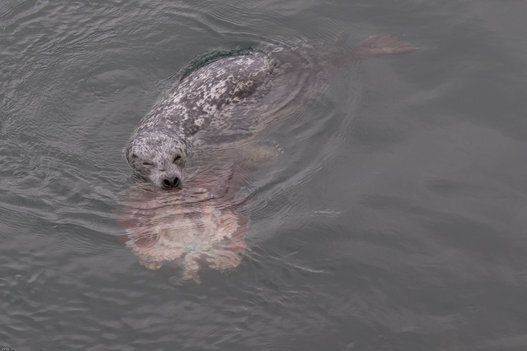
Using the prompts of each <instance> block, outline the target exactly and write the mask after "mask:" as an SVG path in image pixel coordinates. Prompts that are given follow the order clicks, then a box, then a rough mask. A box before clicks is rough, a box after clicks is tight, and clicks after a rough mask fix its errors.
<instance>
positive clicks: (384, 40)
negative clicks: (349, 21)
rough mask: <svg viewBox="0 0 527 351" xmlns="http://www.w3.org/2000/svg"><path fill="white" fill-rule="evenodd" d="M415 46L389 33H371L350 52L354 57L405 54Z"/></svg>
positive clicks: (412, 50) (413, 49)
mask: <svg viewBox="0 0 527 351" xmlns="http://www.w3.org/2000/svg"><path fill="white" fill-rule="evenodd" d="M416 50H417V48H416V47H415V46H414V45H412V44H410V43H408V42H405V41H402V40H400V39H398V38H396V37H394V36H391V35H372V36H369V37H368V38H366V39H365V40H364V41H362V42H361V43H360V44H359V45H358V46H357V47H355V48H354V49H353V50H352V51H351V54H352V56H354V57H360V58H362V57H371V56H381V55H394V54H405V53H409V52H414V51H416Z"/></svg>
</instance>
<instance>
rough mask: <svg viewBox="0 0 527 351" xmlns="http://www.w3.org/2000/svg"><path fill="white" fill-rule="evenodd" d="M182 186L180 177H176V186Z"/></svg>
mask: <svg viewBox="0 0 527 351" xmlns="http://www.w3.org/2000/svg"><path fill="white" fill-rule="evenodd" d="M180 185H181V181H180V180H179V178H178V177H175V178H174V186H177V187H179V186H180Z"/></svg>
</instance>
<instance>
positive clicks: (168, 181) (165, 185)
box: [163, 179, 173, 188]
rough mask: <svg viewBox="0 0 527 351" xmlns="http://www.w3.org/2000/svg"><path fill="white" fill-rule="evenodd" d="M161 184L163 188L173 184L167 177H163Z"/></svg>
mask: <svg viewBox="0 0 527 351" xmlns="http://www.w3.org/2000/svg"><path fill="white" fill-rule="evenodd" d="M163 186H164V187H165V188H170V187H172V186H173V184H172V183H171V182H170V180H168V179H163Z"/></svg>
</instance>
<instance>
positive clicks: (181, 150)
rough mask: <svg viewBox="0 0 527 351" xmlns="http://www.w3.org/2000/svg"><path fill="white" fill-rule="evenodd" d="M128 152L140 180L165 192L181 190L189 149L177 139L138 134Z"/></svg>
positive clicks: (153, 134) (151, 134)
mask: <svg viewBox="0 0 527 351" xmlns="http://www.w3.org/2000/svg"><path fill="white" fill-rule="evenodd" d="M125 152H126V159H127V161H128V164H129V165H130V167H132V169H133V170H134V171H135V173H136V175H138V176H139V177H141V178H143V179H145V180H147V181H149V182H151V183H153V184H154V185H156V186H158V187H160V188H164V189H172V188H178V187H181V183H182V178H183V177H182V169H183V167H184V166H185V162H186V160H187V147H186V143H185V142H184V141H182V140H180V139H178V138H177V136H169V135H167V134H164V133H159V132H156V133H153V132H139V133H138V134H136V135H135V136H134V137H133V138H132V139H131V140H130V143H129V145H128V147H127V148H126V151H125Z"/></svg>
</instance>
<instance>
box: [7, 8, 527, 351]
mask: <svg viewBox="0 0 527 351" xmlns="http://www.w3.org/2000/svg"><path fill="white" fill-rule="evenodd" d="M525 13H526V12H525V2H524V1H492V0H482V1H480V0H478V1H476V0H469V1H449V2H444V1H437V2H432V1H418V0H402V1H396V2H394V1H388V0H386V1H378V2H372V1H367V0H358V1H352V2H350V1H344V0H336V1H329V2H328V1H316V0H286V1H275V0H263V1H251V0H248V1H238V0H229V1H216V2H214V1H204V0H203V1H202V0H196V1H185V0H181V1H165V0H149V1H146V0H130V1H117V0H110V1H102V0H91V1H82V2H73V1H62V2H59V1H37V0H7V1H2V2H0V240H1V245H0V267H1V268H0V310H1V311H2V313H0V346H3V345H5V346H9V347H12V348H14V349H15V350H17V351H25V350H37V349H43V350H55V349H61V350H86V349H93V350H107V349H115V350H135V349H152V350H172V349H177V350H196V349H199V350H218V349H222V350H223V349H227V350H247V349H256V350H322V349H335V350H401V351H403V350H404V351H409V350H415V351H418V350H507V351H512V350H524V349H525V348H526V347H527V341H526V338H525V333H526V328H525V325H526V321H527V307H525V304H524V300H525V294H526V293H527V279H526V276H527V275H526V274H525V271H526V270H525V267H526V266H527V255H526V252H527V243H526V241H525V235H524V232H525V227H526V226H527V222H526V217H525V215H524V214H525V212H526V210H527V197H526V196H525V194H527V186H526V182H525V179H526V175H527V165H526V163H525V155H526V153H527V137H526V136H527V133H526V130H527V119H526V118H525V112H524V111H525V110H526V109H527V106H526V102H525V101H526V100H525V96H524V95H525V91H527V80H525V79H523V77H524V76H525V72H526V71H527V51H526V49H525V48H526V47H527V45H526V43H527V42H526V40H527V39H526V36H525V34H524V30H523V28H524V23H525ZM341 33H345V34H347V35H348V36H349V42H348V43H345V44H341V48H342V49H343V50H344V52H346V50H348V49H351V48H352V47H353V46H354V45H356V44H357V43H359V42H360V41H361V40H363V39H364V38H367V37H368V36H370V35H372V34H390V35H393V36H396V37H399V38H402V39H404V40H405V41H408V42H411V43H413V44H414V45H416V46H417V47H419V51H417V52H416V53H414V54H411V55H405V56H398V57H385V58H379V59H374V60H368V61H366V60H364V61H363V62H361V64H358V62H355V63H351V65H349V66H348V67H346V69H337V70H335V71H333V75H331V78H330V79H326V80H324V79H318V77H319V76H318V75H314V74H313V72H317V73H318V72H323V71H324V70H325V69H326V68H327V66H325V65H324V64H322V65H321V66H316V65H314V63H315V62H320V61H317V60H315V59H313V60H311V58H313V57H315V58H316V57H317V54H321V53H324V52H325V51H324V49H321V52H319V51H317V50H314V51H310V50H311V49H309V48H313V47H318V48H320V47H324V48H331V47H333V48H335V44H334V43H336V42H338V38H339V37H340V35H341ZM319 44H322V45H321V46H320V45H319ZM247 47H252V48H254V47H265V48H269V47H284V48H300V50H298V51H296V53H297V54H298V55H297V57H298V59H299V61H298V62H304V63H305V64H306V65H307V66H309V67H310V69H308V70H301V72H302V74H299V75H297V76H296V80H292V85H280V88H281V89H282V93H277V95H274V96H271V97H272V98H278V97H280V96H288V97H292V99H286V101H291V103H290V104H288V103H285V104H283V105H280V106H278V107H277V108H278V111H279V112H280V114H282V115H284V117H287V118H283V119H281V122H280V123H277V124H273V125H270V127H269V128H268V129H266V130H265V131H264V132H262V133H261V134H260V135H258V137H256V138H254V140H251V144H252V145H259V144H265V145H278V146H279V149H280V150H281V151H280V152H279V154H278V155H277V156H276V157H274V158H273V160H272V161H270V162H266V163H265V164H262V167H257V168H254V170H251V171H246V170H242V171H241V172H227V171H226V170H224V169H220V170H219V171H218V172H217V173H214V176H212V175H210V173H207V172H204V173H203V172H196V173H192V172H191V174H190V176H189V179H190V180H189V181H192V182H196V183H199V184H202V186H200V187H199V188H201V189H202V190H201V192H195V193H184V192H183V193H180V194H178V195H175V197H170V199H168V198H167V197H168V195H166V196H165V195H161V196H159V197H157V195H156V197H153V198H152V197H150V196H151V195H152V194H151V193H148V192H144V190H143V189H140V188H139V185H136V184H134V182H133V181H132V179H130V171H129V169H128V166H127V165H126V161H125V160H124V157H123V154H122V150H123V147H124V146H125V144H126V141H127V139H128V137H129V135H130V134H131V132H132V131H133V129H134V128H135V127H136V126H137V123H138V121H139V120H140V119H141V118H142V117H143V116H144V115H145V114H146V113H148V111H149V110H150V108H151V107H152V105H153V104H154V103H155V102H156V101H157V99H158V98H159V97H160V96H162V94H163V92H166V91H167V90H169V89H170V87H171V86H172V84H173V83H174V81H175V80H176V79H177V74H178V72H181V70H182V69H184V67H186V66H187V64H188V63H189V62H191V61H192V59H193V58H196V57H199V56H200V55H202V54H204V53H209V52H214V51H222V50H232V49H236V48H247ZM328 50H329V49H328ZM312 53H313V54H314V55H312ZM297 66H298V65H297ZM298 67H300V66H298ZM304 67H306V66H304ZM299 73H300V72H299ZM312 79H314V81H313V80H312ZM308 82H312V83H314V84H311V83H310V84H308ZM293 85H294V87H293ZM312 86H318V87H319V88H320V89H313V90H309V89H308V88H309V87H312ZM286 87H287V89H286ZM306 89H308V90H306ZM315 91H321V93H315ZM297 92H298V93H297ZM306 95H307V96H308V97H309V98H308V99H297V97H301V96H306ZM269 105H272V101H269ZM275 107H276V106H275ZM216 142H217V143H220V142H221V143H223V142H224V141H223V140H212V139H209V140H206V142H204V147H201V146H200V148H199V150H198V152H200V153H201V155H205V157H201V156H200V157H199V160H204V162H203V164H200V163H199V162H198V161H195V162H196V163H195V164H191V165H190V167H191V168H192V169H195V170H199V169H203V168H204V167H205V169H207V168H206V167H207V165H214V166H217V165H219V164H222V163H221V162H216V161H214V160H216V159H217V157H223V156H217V155H215V153H214V151H215V150H214V148H213V149H212V150H210V149H207V147H206V146H207V145H215V143H216ZM225 148H229V149H230V150H232V151H233V152H234V153H236V152H238V151H244V150H246V149H248V148H249V145H246V144H243V143H242V144H239V143H238V144H237V143H234V144H232V145H228V146H225ZM207 155H209V156H207ZM205 161H206V162H205ZM200 174H201V175H200ZM228 174H232V175H238V176H239V177H240V182H239V183H233V184H238V185H236V186H235V187H234V188H232V189H234V190H235V191H233V192H232V193H229V192H227V193H224V192H222V191H223V190H225V189H229V188H230V185H229V186H227V187H225V184H230V183H231V182H232V180H230V178H229V176H227V175H228ZM218 175H219V176H218ZM215 182H217V183H215ZM175 199H178V200H181V201H178V204H177V205H176V204H173V202H174V201H175ZM166 204H168V206H165V205H166ZM208 210H210V212H207V211H208ZM217 210H219V213H218V212H216V211H217ZM134 211H136V212H134ZM134 213H140V214H141V216H139V217H138V216H135V215H133V214H134ZM196 213H197V216H195V214H196ZM131 214H132V215H131ZM127 216H129V217H132V218H129V217H127ZM138 218H143V219H144V220H146V222H148V221H154V222H156V225H154V226H150V225H148V226H146V228H157V229H159V230H158V232H155V231H154V232H153V233H152V232H149V230H146V231H145V230H144V229H145V226H142V225H141V222H140V221H139V222H134V220H136V219H138ZM174 218H176V219H178V221H177V223H182V224H184V225H185V228H184V230H183V231H182V232H174V231H171V230H170V229H168V230H165V229H166V227H165V224H166V225H167V226H168V227H169V228H172V225H173V224H174V222H173V221H172V220H173V219H174ZM123 219H124V223H123ZM127 219H133V220H132V222H129V221H126V220H127ZM222 220H223V221H224V222H222ZM205 221H207V223H208V224H205V225H204V223H205ZM245 221H247V223H245ZM121 223H122V224H124V225H125V228H123V226H122V224H121ZM226 223H227V224H226ZM234 223H236V225H234ZM231 224H232V227H231ZM178 225H179V224H178ZM238 226H239V228H241V231H240V232H239V233H243V234H244V235H243V240H242V235H240V236H238V235H237V234H234V233H236V229H234V227H238ZM219 227H222V228H224V229H226V236H227V237H229V236H230V237H231V238H235V240H234V241H235V243H234V245H233V246H229V245H230V243H227V245H228V250H227V252H231V253H232V252H234V254H235V255H238V256H237V257H236V256H235V255H230V256H228V257H227V256H225V257H224V256H213V257H216V258H217V257H221V261H222V264H223V266H222V265H221V264H219V263H218V262H217V261H215V260H212V261H211V262H212V263H211V264H210V265H211V266H212V267H213V268H215V267H233V266H234V265H236V268H235V269H227V271H228V272H229V273H228V274H219V273H218V272H217V271H215V269H210V268H209V262H207V257H206V256H207V255H205V257H201V258H200V260H198V262H199V263H200V265H199V269H198V271H197V272H198V273H197V276H198V277H199V278H200V279H201V284H193V283H192V282H188V281H187V282H184V283H182V282H181V278H182V277H183V275H184V271H185V269H184V267H182V266H181V262H182V261H184V257H180V258H178V260H175V261H172V262H169V263H167V264H164V263H165V262H164V261H163V264H164V266H163V267H161V268H160V269H157V270H148V269H145V268H144V267H142V266H141V265H140V264H139V263H138V261H140V260H141V256H139V257H138V256H136V255H134V251H133V249H134V247H133V245H135V244H134V243H136V244H138V245H136V247H138V248H139V250H140V251H138V252H139V254H141V253H143V251H141V250H143V249H146V248H147V247H155V246H150V245H155V244H154V241H155V242H156V243H158V242H159V240H158V238H159V236H160V234H168V240H166V241H164V243H167V242H168V244H169V245H172V244H173V243H174V242H178V243H179V242H181V240H180V237H179V236H177V235H179V234H181V233H187V234H188V233H192V234H195V233H206V231H202V229H203V228H209V229H211V228H214V229H217V228H219ZM126 228H128V231H126ZM208 233H212V231H210V232H208ZM214 233H218V232H217V231H214ZM123 235H124V236H125V240H124V241H128V240H131V241H132V242H129V244H128V246H127V245H124V244H123V240H122V238H123ZM214 235H216V234H214ZM214 235H211V236H214ZM134 237H135V238H137V239H138V240H135V241H134V240H133V238H134ZM152 238H154V240H152ZM187 238H188V236H186V237H184V238H183V241H185V240H187ZM192 238H193V239H194V238H195V237H194V235H193V236H192ZM174 239H176V240H174ZM185 243H186V244H185V245H186V246H185V249H186V250H188V251H185V252H183V253H182V255H183V256H185V255H186V254H187V253H188V252H190V249H191V248H192V249H195V248H196V247H197V246H196V245H194V244H195V241H192V240H191V243H192V245H187V244H188V241H186V242H185ZM198 243H199V244H200V246H199V248H200V250H202V251H203V250H204V249H207V250H208V249H209V248H211V247H213V246H214V245H215V244H216V243H218V241H215V242H213V244H214V245H209V244H211V240H210V237H209V238H208V239H207V240H198ZM242 243H244V245H243V244H242ZM221 246H222V249H223V248H224V247H223V243H222V244H221ZM234 247H236V249H234ZM231 249H232V250H231ZM242 252H243V254H242ZM136 253H137V251H136ZM178 253H181V251H178ZM191 257H192V256H191ZM240 257H241V261H239V260H238V258H240ZM224 258H225V259H226V261H224V260H223V259H224ZM138 259H139V260H138ZM190 262H191V263H192V264H193V263H194V262H195V261H193V260H190ZM224 262H228V263H227V264H225V263H224ZM192 264H189V267H196V266H193V265H192ZM165 266H167V267H165ZM174 266H175V267H174ZM190 272H194V270H193V269H191V270H190ZM189 276H192V277H194V276H193V275H192V274H190V273H189Z"/></svg>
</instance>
